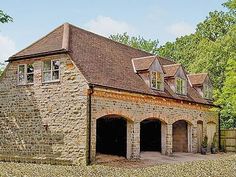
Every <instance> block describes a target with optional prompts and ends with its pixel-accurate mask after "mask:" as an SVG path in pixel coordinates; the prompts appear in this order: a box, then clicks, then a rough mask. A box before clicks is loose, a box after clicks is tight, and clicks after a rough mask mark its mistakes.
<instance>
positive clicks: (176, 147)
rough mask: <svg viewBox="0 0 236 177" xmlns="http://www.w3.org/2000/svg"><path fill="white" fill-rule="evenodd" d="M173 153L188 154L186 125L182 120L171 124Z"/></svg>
mask: <svg viewBox="0 0 236 177" xmlns="http://www.w3.org/2000/svg"><path fill="white" fill-rule="evenodd" d="M173 152H188V123H187V122H186V121H184V120H179V121H176V122H175V123H174V124H173Z"/></svg>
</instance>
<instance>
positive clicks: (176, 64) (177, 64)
mask: <svg viewBox="0 0 236 177" xmlns="http://www.w3.org/2000/svg"><path fill="white" fill-rule="evenodd" d="M168 66H182V65H181V64H179V63H175V64H169V65H164V67H168Z"/></svg>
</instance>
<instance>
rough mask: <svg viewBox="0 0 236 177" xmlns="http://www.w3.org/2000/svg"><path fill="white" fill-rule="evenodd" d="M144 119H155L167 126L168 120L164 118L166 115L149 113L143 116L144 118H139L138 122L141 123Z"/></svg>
mask: <svg viewBox="0 0 236 177" xmlns="http://www.w3.org/2000/svg"><path fill="white" fill-rule="evenodd" d="M146 119H157V120H160V121H161V122H162V123H165V124H168V121H169V120H168V118H167V117H166V115H162V114H157V113H149V114H145V117H141V118H139V121H140V122H142V121H144V120H146Z"/></svg>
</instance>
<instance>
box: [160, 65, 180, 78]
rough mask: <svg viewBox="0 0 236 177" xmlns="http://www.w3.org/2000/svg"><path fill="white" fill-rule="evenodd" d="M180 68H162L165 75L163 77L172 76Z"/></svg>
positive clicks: (168, 66) (176, 66)
mask: <svg viewBox="0 0 236 177" xmlns="http://www.w3.org/2000/svg"><path fill="white" fill-rule="evenodd" d="M180 66H181V65H180V64H171V65H165V66H163V69H164V72H165V74H166V75H165V76H166V77H172V76H174V75H175V74H176V72H177V70H178V69H179V67H180Z"/></svg>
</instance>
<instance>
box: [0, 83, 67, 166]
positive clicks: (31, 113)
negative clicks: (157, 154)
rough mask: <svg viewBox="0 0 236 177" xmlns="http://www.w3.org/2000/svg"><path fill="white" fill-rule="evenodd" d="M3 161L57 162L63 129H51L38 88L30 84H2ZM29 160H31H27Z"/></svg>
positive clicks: (0, 152) (0, 139)
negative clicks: (39, 99)
mask: <svg viewBox="0 0 236 177" xmlns="http://www.w3.org/2000/svg"><path fill="white" fill-rule="evenodd" d="M0 84H1V85H0V160H4V161H28V162H31V161H32V162H36V163H37V159H38V160H39V159H40V163H42V162H45V163H55V164H56V163H57V162H56V158H58V159H60V158H59V157H60V156H61V152H60V151H59V150H56V151H55V150H53V148H52V146H53V145H55V144H61V145H63V144H64V135H63V132H62V131H60V132H51V131H50V126H49V127H47V125H46V124H45V122H43V120H42V117H43V116H42V115H41V114H40V109H39V107H38V105H39V104H41V103H39V102H38V100H37V99H36V98H35V91H34V89H33V88H31V87H30V86H19V87H15V86H14V87H9V88H11V89H8V88H7V87H6V85H5V86H4V87H3V85H2V84H4V83H0ZM27 159H28V160H27Z"/></svg>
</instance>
